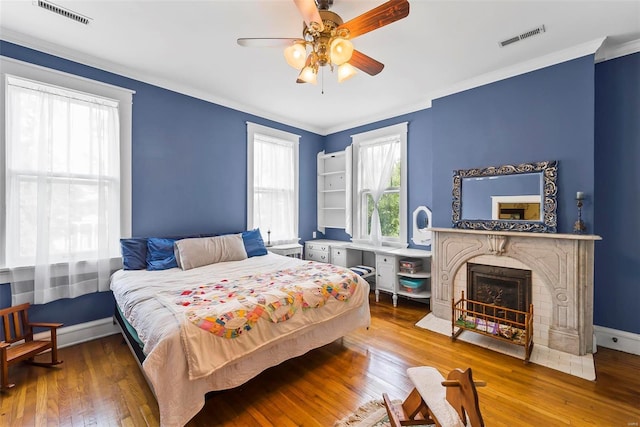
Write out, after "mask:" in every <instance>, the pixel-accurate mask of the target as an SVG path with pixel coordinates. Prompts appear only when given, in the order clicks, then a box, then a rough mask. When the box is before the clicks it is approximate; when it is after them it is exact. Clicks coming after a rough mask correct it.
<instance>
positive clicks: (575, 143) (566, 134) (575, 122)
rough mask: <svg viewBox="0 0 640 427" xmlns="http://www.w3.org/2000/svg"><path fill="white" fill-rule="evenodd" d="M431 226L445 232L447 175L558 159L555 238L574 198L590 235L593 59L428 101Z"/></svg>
mask: <svg viewBox="0 0 640 427" xmlns="http://www.w3.org/2000/svg"><path fill="white" fill-rule="evenodd" d="M432 110H433V135H434V136H433V139H434V141H435V144H434V149H433V158H434V163H433V176H434V182H435V183H436V185H435V186H434V189H433V205H434V209H433V223H434V226H436V227H451V225H452V222H451V200H452V196H451V189H452V182H453V181H452V176H453V171H454V170H455V169H470V168H480V167H487V166H492V165H494V166H497V165H503V164H518V163H526V162H536V161H544V160H558V232H559V233H571V232H572V230H573V223H574V222H575V220H576V218H577V210H576V206H575V194H576V192H577V191H583V192H585V193H586V195H587V197H588V199H587V201H586V202H587V203H586V204H585V207H584V210H583V220H584V221H585V223H586V225H587V230H588V231H589V232H593V203H592V201H593V183H594V169H593V168H594V166H593V162H594V160H593V159H594V152H593V149H594V135H593V127H594V64H593V56H586V57H583V58H580V59H575V60H573V61H568V62H564V63H561V64H558V65H554V66H551V67H547V68H544V69H541V70H537V71H534V72H530V73H527V74H523V75H520V76H516V77H512V78H509V79H506V80H502V81H499V82H495V83H492V84H489V85H485V86H481V87H478V88H474V89H471V90H467V91H464V92H461V93H457V94H454V95H450V96H447V97H444V98H440V99H437V100H434V101H433V107H432Z"/></svg>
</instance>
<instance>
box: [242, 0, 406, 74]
mask: <svg viewBox="0 0 640 427" xmlns="http://www.w3.org/2000/svg"><path fill="white" fill-rule="evenodd" d="M293 1H294V3H295V4H296V6H297V8H298V10H299V12H300V14H301V15H302V18H303V19H304V24H305V25H304V28H303V30H302V38H239V39H238V44H239V45H240V46H250V47H284V48H285V49H284V56H285V59H286V60H287V63H288V64H289V65H291V66H292V67H293V68H295V69H297V70H300V74H299V75H298V79H297V80H296V82H297V83H312V84H316V81H317V76H318V69H319V67H324V66H325V65H327V66H329V67H330V68H331V71H333V68H334V66H337V67H338V81H339V82H343V81H345V80H347V79H349V78H351V77H353V76H354V75H355V74H356V68H358V69H360V70H362V71H364V72H365V73H367V74H369V75H371V76H375V75H376V74H378V73H380V72H381V71H382V69H383V68H384V64H382V63H381V62H378V61H376V60H375V59H373V58H371V57H369V56H367V55H365V54H364V53H362V52H360V51H358V50H355V49H354V48H353V43H351V40H352V39H354V38H356V37H358V36H361V35H363V34H366V33H368V32H370V31H373V30H376V29H378V28H381V27H384V26H385V25H389V24H391V23H393V22H395V21H398V20H400V19H402V18H405V17H407V16H408V15H409V2H408V1H407V0H389V1H387V2H386V3H384V4H382V5H380V6H378V7H375V8H373V9H371V10H370V11H368V12H365V13H363V14H362V15H360V16H357V17H355V18H353V19H351V20H349V21H347V22H343V20H342V18H340V16H339V15H338V14H337V13H334V12H331V11H330V10H329V7H330V6H332V5H333V0H293Z"/></svg>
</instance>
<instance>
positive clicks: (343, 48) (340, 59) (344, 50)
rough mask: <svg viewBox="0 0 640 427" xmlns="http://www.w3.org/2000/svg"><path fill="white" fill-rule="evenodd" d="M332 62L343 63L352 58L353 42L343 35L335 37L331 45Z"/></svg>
mask: <svg viewBox="0 0 640 427" xmlns="http://www.w3.org/2000/svg"><path fill="white" fill-rule="evenodd" d="M330 52H331V62H333V63H334V64H336V65H342V64H344V63H345V62H348V61H349V60H350V59H351V55H352V54H353V43H351V42H350V41H349V40H347V39H344V38H342V37H335V38H334V39H333V40H332V41H331V46H330Z"/></svg>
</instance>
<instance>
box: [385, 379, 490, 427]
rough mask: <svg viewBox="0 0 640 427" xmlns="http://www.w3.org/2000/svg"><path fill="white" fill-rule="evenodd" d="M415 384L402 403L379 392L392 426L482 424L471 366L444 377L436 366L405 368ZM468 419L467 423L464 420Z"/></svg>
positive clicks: (478, 383) (479, 383) (477, 383)
mask: <svg viewBox="0 0 640 427" xmlns="http://www.w3.org/2000/svg"><path fill="white" fill-rule="evenodd" d="M407 374H408V375H409V378H410V379H411V381H412V382H413V384H414V385H415V388H414V389H413V390H412V391H411V393H410V394H409V396H408V397H407V398H406V399H405V401H404V402H402V403H393V402H392V401H391V400H390V399H389V396H387V394H386V393H384V394H383V395H382V398H383V400H384V405H385V407H386V409H387V414H388V415H389V422H390V424H391V427H400V426H411V425H423V424H435V425H436V426H437V427H465V426H470V427H484V421H483V420H482V414H481V413H480V406H479V405H478V393H477V391H476V386H484V385H486V383H485V382H483V381H475V382H474V381H473V377H472V375H471V368H468V369H467V370H465V371H462V370H461V369H454V370H453V371H451V372H449V375H448V376H447V379H446V380H445V379H444V377H443V376H442V375H441V374H440V372H438V370H437V369H435V368H431V367H428V366H420V367H416V368H409V369H407ZM467 418H468V420H469V421H468V423H467Z"/></svg>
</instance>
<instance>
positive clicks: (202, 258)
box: [174, 234, 247, 270]
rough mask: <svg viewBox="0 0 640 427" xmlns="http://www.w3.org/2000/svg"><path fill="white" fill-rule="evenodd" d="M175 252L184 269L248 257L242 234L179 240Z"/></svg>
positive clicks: (179, 263)
mask: <svg viewBox="0 0 640 427" xmlns="http://www.w3.org/2000/svg"><path fill="white" fill-rule="evenodd" d="M174 252H175V254H176V260H178V265H179V266H180V268H182V269H183V270H190V269H192V268H196V267H202V266H203V265H209V264H215V263H218V262H224V261H240V260H243V259H246V258H247V252H246V251H245V249H244V242H243V240H242V235H241V234H227V235H224V236H216V237H202V238H197V239H182V240H178V241H176V242H175V251H174Z"/></svg>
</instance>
